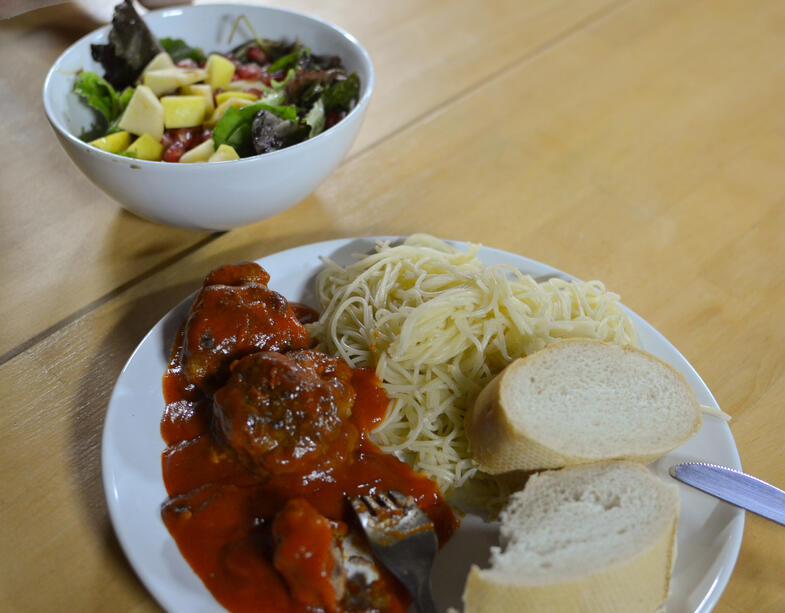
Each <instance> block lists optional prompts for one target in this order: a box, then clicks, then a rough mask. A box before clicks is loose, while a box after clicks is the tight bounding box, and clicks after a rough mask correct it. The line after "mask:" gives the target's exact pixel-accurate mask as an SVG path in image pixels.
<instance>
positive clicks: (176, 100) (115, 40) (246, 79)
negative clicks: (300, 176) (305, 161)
mask: <svg viewBox="0 0 785 613" xmlns="http://www.w3.org/2000/svg"><path fill="white" fill-rule="evenodd" d="M241 22H243V23H244V25H245V27H247V28H248V29H249V30H250V32H251V33H252V34H253V37H252V38H251V39H250V40H248V41H246V42H244V43H242V44H241V45H238V46H236V47H235V48H233V49H232V50H231V51H229V52H228V53H217V52H213V53H209V54H205V53H204V52H203V51H202V50H201V49H199V48H198V47H192V46H190V45H189V44H188V43H186V42H185V41H184V40H183V39H179V38H161V39H158V38H156V37H155V36H154V35H153V34H152V32H151V31H150V30H149V29H148V28H147V26H146V25H145V23H144V21H143V20H142V18H141V17H140V16H139V14H138V13H137V12H136V10H135V9H134V7H133V5H132V4H131V0H125V1H124V2H123V3H122V4H119V5H118V6H117V7H115V11H114V16H113V19H112V28H111V30H110V32H109V41H108V42H107V43H106V44H104V45H92V47H91V52H92V56H93V59H95V60H96V61H97V62H99V63H100V64H101V65H102V66H103V68H104V75H103V76H101V75H99V74H97V73H95V72H81V73H79V74H78V75H77V78H76V83H75V85H74V91H75V92H76V93H77V94H78V95H79V96H80V97H81V98H82V99H83V100H84V102H85V103H87V104H88V105H89V106H90V107H92V108H93V109H94V110H95V112H96V121H95V123H94V125H93V126H92V127H91V128H90V129H89V130H87V131H86V132H85V133H84V134H82V139H83V140H85V141H87V142H88V143H90V144H91V145H93V146H95V147H98V148H100V149H103V150H105V151H109V152H110V153H117V154H120V155H125V156H129V157H134V158H138V159H145V160H162V161H165V162H209V161H223V160H231V159H238V158H243V157H250V156H254V155H259V154H263V153H267V152H270V151H275V150H278V149H282V148H284V147H288V146H290V145H294V144H296V143H299V142H302V141H304V140H307V139H308V138H312V137H313V136H316V135H317V134H319V133H320V132H322V131H324V130H327V129H328V128H330V127H331V126H333V125H335V124H336V123H338V122H339V121H341V119H343V118H344V117H345V116H346V114H347V113H348V112H349V111H350V110H351V109H352V108H353V107H354V105H355V104H357V101H358V99H359V95H360V79H359V77H358V76H357V74H356V73H351V74H348V73H347V71H346V69H345V68H344V67H343V64H342V62H341V59H340V58H339V57H337V56H327V55H317V54H315V53H312V52H311V50H310V49H309V48H308V47H306V46H305V45H303V44H302V43H301V42H299V41H296V40H295V41H294V42H287V41H284V40H282V41H276V40H270V39H265V38H260V37H259V36H258V35H256V32H255V31H254V29H253V26H252V25H251V24H250V22H248V20H247V18H245V17H244V16H243V17H240V18H239V19H238V20H237V21H236V22H235V27H234V28H233V30H232V35H230V43H231V38H232V37H233V36H234V33H235V31H236V30H237V28H238V26H239V25H241Z"/></svg>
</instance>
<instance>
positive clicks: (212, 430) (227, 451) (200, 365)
mask: <svg viewBox="0 0 785 613" xmlns="http://www.w3.org/2000/svg"><path fill="white" fill-rule="evenodd" d="M267 280H268V278H267V274H266V273H265V272H264V271H263V270H262V269H261V268H259V267H257V266H256V265H246V264H243V265H238V266H232V267H222V268H220V269H217V270H216V271H214V272H213V273H211V274H210V275H209V276H208V278H207V279H206V281H205V286H204V287H203V289H202V291H201V292H200V294H199V296H197V298H196V301H195V304H194V307H193V308H192V310H191V313H190V315H189V317H188V320H187V322H186V323H185V324H184V326H183V328H181V330H180V332H179V334H178V336H177V339H176V341H175V344H174V347H173V348H172V357H171V360H170V364H169V368H168V369H167V372H166V373H165V375H164V380H163V388H164V398H165V400H166V403H167V404H166V410H165V411H164V415H163V419H162V422H161V434H162V436H163V438H164V440H165V441H166V444H167V445H168V447H167V449H166V450H165V451H164V453H163V455H162V467H163V477H164V484H165V485H166V490H167V492H168V494H169V499H168V500H166V501H165V502H164V504H163V506H162V510H161V515H162V518H163V520H164V523H165V524H166V526H167V528H168V530H169V532H170V534H171V535H172V537H173V538H174V540H175V542H176V543H177V545H178V547H179V548H180V552H181V553H182V555H183V556H184V558H185V559H186V560H187V561H188V563H189V564H190V565H191V567H192V568H193V570H194V572H195V573H196V574H197V575H198V576H199V578H200V579H201V580H202V581H203V582H204V584H205V586H206V587H207V588H208V589H209V590H210V592H211V593H212V594H213V595H214V596H215V598H216V599H217V600H218V601H219V602H220V603H221V604H222V605H223V606H225V607H226V608H227V609H228V610H229V611H230V612H231V613H242V612H248V613H251V612H253V613H273V612H275V613H306V612H309V613H316V612H319V611H322V612H325V613H348V612H352V611H380V612H384V613H404V612H405V611H406V609H407V607H408V603H409V599H408V595H407V594H406V591H405V589H404V588H403V586H401V585H400V583H398V582H397V580H395V579H394V578H393V577H392V575H390V574H389V573H388V572H387V571H386V570H385V569H384V568H382V567H380V566H378V565H377V564H376V562H375V560H374V558H373V556H372V555H371V554H370V549H369V547H368V544H367V542H366V541H365V538H364V535H362V533H361V532H360V531H359V530H358V529H357V528H356V527H355V526H353V524H352V523H351V519H350V517H349V514H348V508H347V503H346V496H350V495H355V494H373V493H375V492H377V491H380V490H387V489H396V490H399V491H401V492H404V493H405V494H408V495H411V496H413V497H414V498H415V500H417V503H418V504H419V505H420V507H421V508H422V509H423V510H424V511H425V512H426V513H427V514H428V515H429V517H430V518H431V520H432V521H433V523H434V526H435V528H436V532H437V535H438V536H439V540H440V542H442V543H444V542H445V541H446V540H447V539H449V538H450V536H451V535H452V533H453V531H454V530H455V528H456V526H457V522H456V520H455V517H454V516H453V514H452V511H451V510H450V508H449V506H448V505H447V504H446V503H445V501H444V499H443V498H442V497H441V494H440V493H439V491H438V488H437V487H436V485H435V484H434V483H433V482H431V481H430V480H429V479H427V478H425V477H424V476H422V475H419V474H417V473H414V472H413V471H412V470H411V468H410V467H409V466H408V465H407V464H405V463H404V462H402V461H400V460H399V459H397V458H396V457H394V456H392V455H388V454H385V453H383V452H382V451H381V450H380V449H379V448H378V447H377V446H376V445H375V444H374V443H373V442H372V441H371V440H370V438H369V437H368V433H369V432H370V431H371V430H372V429H373V428H374V427H375V426H376V425H377V424H378V423H379V422H380V420H381V419H382V418H383V416H384V413H385V411H386V408H387V404H388V400H387V397H386V395H385V393H384V390H383V389H382V388H381V386H380V383H379V381H378V380H377V379H376V376H375V375H374V373H373V372H372V371H370V370H365V369H351V368H349V366H348V365H347V364H346V363H345V362H344V361H343V360H341V359H339V358H334V357H331V356H327V355H325V354H322V353H319V352H317V351H313V350H307V349H305V347H307V346H308V345H309V344H310V340H309V339H308V335H307V333H306V332H305V328H304V327H303V326H302V325H301V324H300V322H298V321H296V319H294V317H293V315H292V310H291V308H290V307H289V306H288V305H287V303H286V301H285V300H284V299H283V298H282V297H279V298H277V299H271V300H258V297H259V296H260V295H269V293H272V292H271V290H269V289H267V287H266V285H265V284H266V282H267ZM232 283H237V285H232ZM211 288H218V289H217V290H216V291H215V293H214V294H213V290H212V289H211ZM232 288H233V289H232ZM265 292H266V293H265ZM281 304H283V305H285V306H284V308H281ZM268 311H272V312H268ZM297 312H298V314H300V315H301V316H303V317H311V316H312V313H311V312H309V310H308V309H302V308H298V309H297ZM293 319H294V322H293ZM237 329H240V330H241V332H240V333H236V332H234V331H235V330H237ZM299 329H301V333H299V332H298V333H296V334H295V333H293V331H297V330H299ZM202 335H207V338H211V339H216V340H218V341H219V342H218V343H217V345H216V346H218V345H221V344H222V342H221V339H224V340H226V339H232V342H227V343H226V344H225V345H224V346H225V348H226V349H227V350H226V351H218V350H210V349H207V348H206V347H204V346H202V347H201V349H198V350H194V343H197V344H198V343H200V342H201V341H200V340H199V339H200V338H201V336H202ZM258 337H264V338H266V339H269V338H276V339H281V338H282V339H284V340H285V341H286V339H289V341H286V342H282V343H281V344H280V345H276V344H275V342H277V341H275V342H273V343H272V344H273V345H274V348H273V349H271V348H270V347H269V346H268V345H267V344H266V341H265V342H261V343H259V344H258V345H257V344H255V343H254V342H253V339H256V338H258ZM238 339H240V341H241V342H237V340H238ZM249 339H250V340H249ZM291 339H297V340H296V342H291ZM297 345H299V346H297ZM197 382H198V383H197ZM195 383H196V385H195Z"/></svg>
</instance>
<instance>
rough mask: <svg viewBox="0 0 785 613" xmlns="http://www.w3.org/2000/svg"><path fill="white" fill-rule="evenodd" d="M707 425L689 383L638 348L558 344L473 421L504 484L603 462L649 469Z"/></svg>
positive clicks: (498, 390) (492, 393)
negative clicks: (521, 474) (516, 474)
mask: <svg viewBox="0 0 785 613" xmlns="http://www.w3.org/2000/svg"><path fill="white" fill-rule="evenodd" d="M700 425H701V411H700V405H699V404H698V400H697V398H696V396H695V392H694V391H693V390H692V388H691V387H690V386H689V384H688V383H687V381H686V380H685V379H684V377H683V376H682V374H681V373H679V372H678V371H677V370H675V369H674V368H672V367H671V366H669V365H668V364H666V363H665V362H663V361H662V360H660V359H658V358H656V357H655V356H653V355H651V354H649V353H646V352H645V351H641V350H640V349H635V348H632V347H621V346H619V345H613V344H610V343H605V342H602V341H596V340H586V339H575V340H564V341H559V342H556V343H553V344H551V345H549V346H547V347H546V348H545V349H542V350H540V351H538V352H536V353H533V354H531V355H529V356H527V357H525V358H520V359H518V360H516V361H514V362H513V363H512V364H510V365H509V366H508V367H507V368H505V369H504V370H503V371H502V372H501V373H500V374H499V375H498V376H497V377H496V378H495V379H494V380H493V381H491V382H490V383H489V384H488V385H487V386H486V387H485V389H483V391H482V392H481V393H480V395H479V397H478V398H477V401H476V402H475V404H474V406H473V407H472V408H471V409H470V410H469V411H467V414H466V420H465V429H466V435H467V437H468V439H469V447H470V449H471V452H472V455H473V456H474V458H475V460H477V462H478V463H479V466H480V469H481V470H483V471H485V472H488V473H492V474H496V473H503V472H508V471H512V470H527V471H534V470H544V469H548V468H561V467H563V466H570V465H573V464H583V463H588V462H597V461H601V460H620V459H627V460H634V461H637V462H642V463H649V462H651V461H653V460H655V459H657V458H659V457H660V456H663V455H665V454H666V453H668V452H669V451H670V450H672V449H674V448H676V447H678V446H679V445H681V444H682V443H684V442H685V441H686V440H687V439H689V438H690V437H691V436H693V435H694V434H695V433H696V432H697V431H698V429H699V428H700Z"/></svg>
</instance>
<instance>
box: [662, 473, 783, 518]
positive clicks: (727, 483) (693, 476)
mask: <svg viewBox="0 0 785 613" xmlns="http://www.w3.org/2000/svg"><path fill="white" fill-rule="evenodd" d="M669 472H670V475H671V477H673V478H674V479H678V480H679V481H682V482H684V483H686V484H687V485H691V486H692V487H694V488H697V489H699V490H701V491H703V492H706V493H707V494H711V495H712V496H715V497H716V498H719V499H721V500H725V501H726V502H730V503H731V504H733V505H736V506H737V507H741V508H742V509H747V510H748V511H752V512H753V513H755V514H756V515H760V516H762V517H765V518H766V519H770V520H772V521H775V522H777V523H778V524H781V525H783V526H785V492H783V491H782V490H781V489H779V488H777V487H774V486H773V485H771V484H769V483H766V482H765V481H761V480H760V479H758V478H756V477H753V476H751V475H748V474H746V473H743V472H741V471H738V470H734V469H732V468H727V467H726V466H718V465H716V464H707V463H704V462H685V463H683V464H674V465H673V466H671V467H670V470H669Z"/></svg>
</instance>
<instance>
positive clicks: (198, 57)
mask: <svg viewBox="0 0 785 613" xmlns="http://www.w3.org/2000/svg"><path fill="white" fill-rule="evenodd" d="M158 42H160V43H161V46H162V47H163V48H164V51H166V52H167V53H168V54H169V57H171V58H172V61H173V62H174V63H175V64H176V63H177V62H179V61H180V60H186V59H191V60H193V61H194V62H196V63H197V64H200V63H202V62H204V61H205V60H206V59H207V58H206V57H205V55H204V51H202V50H201V49H200V48H199V47H191V46H190V45H189V44H188V43H186V42H185V41H184V40H183V39H182V38H161V39H159V41H158Z"/></svg>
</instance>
